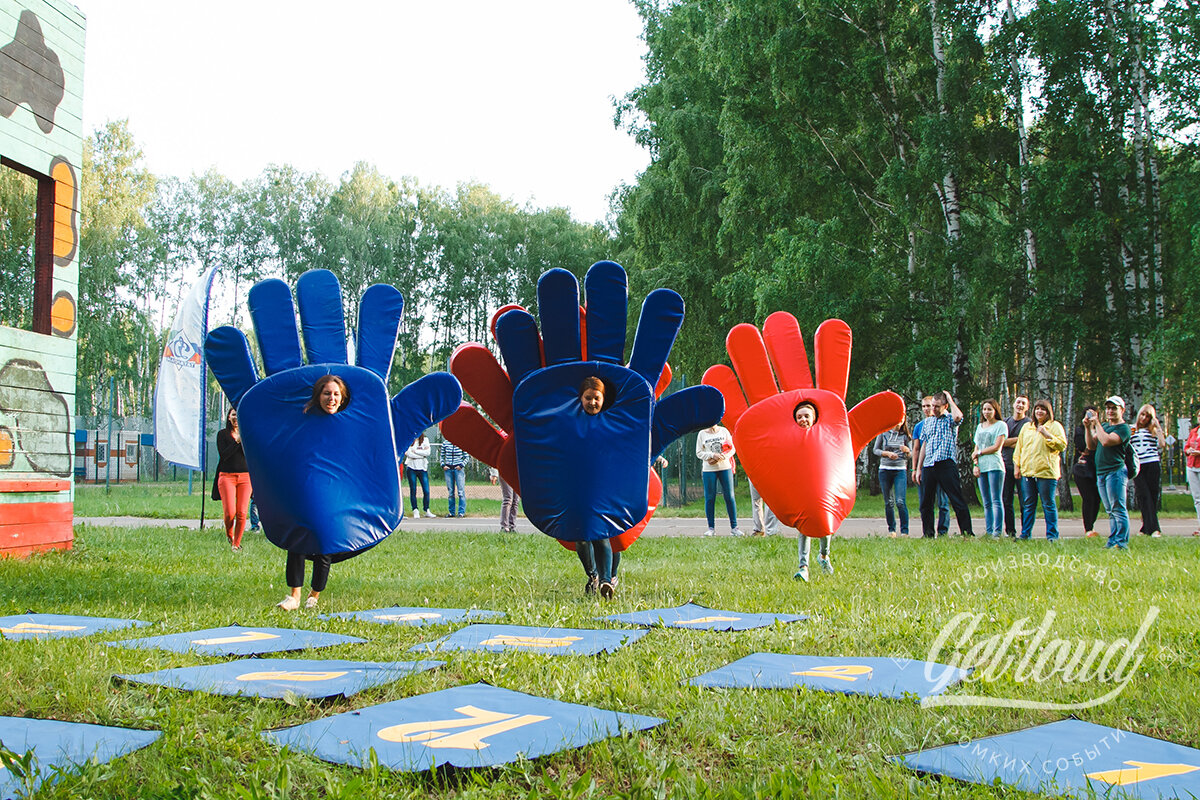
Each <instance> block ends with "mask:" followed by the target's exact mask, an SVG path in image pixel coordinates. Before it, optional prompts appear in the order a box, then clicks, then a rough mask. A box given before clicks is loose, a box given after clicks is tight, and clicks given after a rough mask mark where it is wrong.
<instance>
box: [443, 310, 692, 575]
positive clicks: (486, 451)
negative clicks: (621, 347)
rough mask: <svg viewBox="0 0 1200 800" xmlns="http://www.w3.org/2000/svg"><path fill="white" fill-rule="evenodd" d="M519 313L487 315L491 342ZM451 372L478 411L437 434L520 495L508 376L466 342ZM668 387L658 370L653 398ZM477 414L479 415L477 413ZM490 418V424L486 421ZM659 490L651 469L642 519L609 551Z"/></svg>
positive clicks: (624, 543) (652, 506) (468, 411)
mask: <svg viewBox="0 0 1200 800" xmlns="http://www.w3.org/2000/svg"><path fill="white" fill-rule="evenodd" d="M513 310H520V311H524V309H523V308H521V306H518V305H507V306H504V307H502V308H500V309H499V310H498V311H496V313H495V314H493V315H492V320H491V329H492V337H493V338H495V332H496V321H497V320H498V319H499V318H500V317H502V316H503V315H504V314H506V313H507V312H509V311H513ZM586 319H587V309H586V308H584V309H581V311H580V322H579V324H580V327H581V329H582V330H583V331H584V334H583V337H582V338H583V342H582V346H583V353H582V356H583V358H584V359H585V360H586V359H587V349H586V348H587V335H586V330H587V325H586ZM450 372H451V373H452V374H453V375H454V377H456V378H458V380H459V382H460V383H461V384H462V387H463V392H464V393H465V394H468V395H470V396H471V398H472V399H474V400H475V402H477V403H478V404H479V408H476V407H475V406H473V405H471V404H470V403H467V402H463V404H462V405H461V406H460V407H459V409H458V410H457V411H455V412H454V413H453V414H451V415H450V416H449V417H447V418H446V419H444V420H443V421H442V423H441V426H440V427H441V430H442V435H443V436H445V437H446V438H447V439H449V440H450V441H451V442H453V443H454V444H456V445H458V446H459V447H461V448H462V449H463V450H465V451H466V452H467V453H469V454H470V455H471V457H472V458H475V459H477V460H479V461H481V462H483V463H484V464H487V465H488V466H489V467H495V468H496V469H497V470H498V471H499V472H500V477H501V478H503V479H504V481H505V482H506V483H508V485H509V486H512V487H513V489H514V490H515V491H516V492H517V494H520V493H521V478H520V475H519V474H518V473H517V449H516V437H515V436H514V435H513V413H512V395H513V384H512V380H511V379H510V378H509V377H508V373H507V372H506V371H505V370H504V367H502V366H501V365H500V362H499V361H497V360H496V357H495V356H494V355H493V354H492V351H491V350H489V349H488V348H487V347H485V346H483V345H482V344H478V343H475V342H471V343H468V344H464V345H462V346H460V347H459V348H458V349H457V350H455V351H454V353H453V354H452V355H451V356H450ZM670 383H671V365H670V364H666V365H664V366H663V371H662V375H661V376H660V377H659V379H658V384H657V385H656V386H655V387H654V396H655V398H656V399H657V398H658V397H660V396H662V393H663V391H665V390H666V388H667V386H668V385H670ZM479 409H482V410H483V412H484V413H486V414H487V417H485V416H484V414H482V413H480V410H479ZM489 417H490V420H489V419H488V418H489ZM662 495H663V486H662V481H661V480H659V477H658V474H657V473H656V472H655V471H654V470H650V485H649V489H648V492H647V498H646V505H647V510H646V515H645V516H643V517H642V519H641V520H639V521H638V523H637V524H635V525H634V526H633V527H632V528H630V529H628V530H626V531H625V532H623V533H621V534H620V535H619V536H615V537H612V540H611V541H612V548H613V550H614V551H616V552H622V551H624V550H626V549H628V547H629V546H630V545H632V544H633V543H634V542H635V541H637V539H638V537H639V536H641V534H642V531H643V530H645V528H646V525H647V524H649V522H650V518H651V517H653V516H654V512H655V510H656V509H657V508H658V505H659V503H661V502H662ZM558 541H559V544H561V545H562V546H563V547H566V548H567V549H569V550H574V549H575V542H568V541H563V540H562V539H559V540H558Z"/></svg>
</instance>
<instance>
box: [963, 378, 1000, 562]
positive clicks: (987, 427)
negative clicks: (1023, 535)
mask: <svg viewBox="0 0 1200 800" xmlns="http://www.w3.org/2000/svg"><path fill="white" fill-rule="evenodd" d="M979 413H980V416H981V417H982V419H980V421H979V424H978V425H976V426H975V449H974V450H972V451H971V460H972V461H974V462H975V468H974V472H975V481H976V483H978V484H979V496H980V498H981V499H982V500H983V524H984V527H985V528H986V530H987V535H988V536H994V537H995V538H997V539H999V538H1000V537H1001V536H1003V535H1004V502H1003V497H1002V495H1003V492H1004V459H1003V458H1001V456H1000V448H1002V447H1004V440H1005V439H1007V438H1008V425H1007V424H1006V423H1005V422H1004V419H1003V417H1001V416H1000V404H999V403H997V402H996V401H995V400H992V399H988V400H984V401H983V405H982V406H980V409H979Z"/></svg>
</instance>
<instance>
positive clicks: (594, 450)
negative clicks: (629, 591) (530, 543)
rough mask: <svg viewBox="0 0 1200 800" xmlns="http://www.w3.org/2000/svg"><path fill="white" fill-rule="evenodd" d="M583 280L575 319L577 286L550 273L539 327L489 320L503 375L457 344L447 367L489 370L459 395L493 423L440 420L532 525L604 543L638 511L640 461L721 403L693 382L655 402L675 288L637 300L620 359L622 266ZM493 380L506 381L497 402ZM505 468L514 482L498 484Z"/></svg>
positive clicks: (677, 304)
mask: <svg viewBox="0 0 1200 800" xmlns="http://www.w3.org/2000/svg"><path fill="white" fill-rule="evenodd" d="M584 287H585V290H586V295H587V308H586V315H587V316H586V320H587V321H586V325H584V324H583V317H582V315H581V312H580V307H579V284H578V282H577V281H576V280H575V277H574V276H573V275H572V274H571V273H570V272H568V271H566V270H562V269H553V270H549V271H548V272H546V273H545V274H543V275H542V277H541V278H540V279H539V280H538V310H539V320H540V325H541V329H540V332H539V327H538V321H535V320H534V318H533V316H532V315H530V314H529V313H528V312H526V311H525V310H523V309H519V308H512V309H510V310H507V311H505V312H504V313H503V314H501V315H500V316H499V317H498V319H497V320H496V323H495V335H496V341H497V342H498V343H499V345H500V351H501V353H502V355H503V356H504V361H505V364H506V365H507V367H508V370H507V373H505V372H504V370H503V369H501V368H500V366H499V364H494V366H493V362H494V359H491V360H490V361H489V359H488V356H487V355H486V354H485V350H484V348H483V347H482V346H481V345H467V346H464V347H463V348H460V349H459V350H458V351H457V352H456V353H455V356H454V358H453V359H452V367H451V368H452V369H454V370H456V371H459V370H465V369H466V367H467V364H468V363H472V364H473V366H472V368H471V369H470V370H469V371H470V372H478V373H479V374H480V375H486V373H487V372H488V371H489V370H490V371H491V376H490V379H488V378H484V379H481V380H480V384H482V385H481V386H480V387H479V388H478V389H476V388H474V386H475V384H474V383H471V384H469V385H468V393H469V394H471V395H472V397H474V398H475V399H476V400H477V401H479V402H480V404H481V405H482V406H483V407H484V409H485V410H486V411H487V412H488V415H489V416H491V417H492V419H493V420H494V421H495V422H496V423H497V425H498V426H499V429H497V428H495V427H493V426H491V425H490V424H489V423H488V422H487V420H484V419H483V418H482V417H481V416H479V415H478V413H477V412H473V411H472V410H471V409H468V408H466V407H464V408H463V409H462V410H460V411H459V413H458V414H456V415H455V417H454V418H451V419H450V420H447V421H446V422H445V423H443V425H442V430H443V432H444V433H446V434H447V436H449V437H450V438H451V441H456V442H459V441H462V442H469V443H471V448H472V449H473V450H474V451H475V452H480V451H485V452H487V456H486V457H484V456H481V458H482V460H484V461H487V462H488V463H495V464H497V465H498V468H499V469H500V470H501V474H502V475H505V474H506V473H507V476H506V478H505V480H508V481H509V483H511V484H512V485H513V486H514V487H516V488H518V490H519V492H520V494H521V498H522V501H523V505H524V509H525V514H526V516H527V517H528V518H529V519H530V521H531V522H533V524H534V525H535V526H536V527H537V528H538V529H539V530H541V531H542V532H544V533H547V534H549V535H551V536H553V537H555V538H556V539H560V540H564V541H568V542H577V541H592V540H597V539H609V538H613V537H616V536H619V535H621V534H623V533H625V532H626V531H629V530H630V529H632V528H634V527H635V526H636V525H637V524H638V523H639V522H640V521H641V520H642V519H643V518H644V517H645V516H646V513H647V510H648V508H649V503H648V501H647V497H648V495H649V487H650V462H651V460H652V459H653V458H655V457H656V456H657V455H658V454H659V453H661V452H662V451H663V450H664V449H665V448H666V446H667V445H668V444H670V443H671V442H672V441H674V440H675V439H676V438H677V437H679V436H680V435H682V434H683V433H685V432H687V431H691V430H699V429H700V428H703V427H707V426H708V425H710V424H712V423H713V422H715V421H716V420H717V419H719V418H720V416H721V412H722V408H723V406H722V402H723V401H722V399H721V396H720V393H719V392H717V391H715V390H713V389H711V388H710V387H703V386H696V387H692V388H690V389H684V390H682V391H679V392H676V393H674V394H673V395H670V396H669V397H668V398H667V399H665V400H663V401H662V402H661V403H658V402H656V400H655V390H654V387H655V384H656V383H658V382H659V380H660V378H661V376H662V375H663V372H664V368H665V365H666V361H667V356H668V355H669V354H670V351H671V347H672V345H673V344H674V342H675V337H676V335H677V334H678V333H679V328H680V326H681V325H682V323H683V299H682V298H681V297H680V296H679V295H678V294H676V293H675V292H672V291H670V290H667V289H658V290H656V291H654V292H651V293H650V295H649V296H648V297H647V298H646V301H645V302H644V303H643V305H642V314H641V318H640V319H639V321H638V328H637V334H636V336H635V338H634V343H633V350H632V354H631V356H630V360H629V364H628V365H627V366H626V365H625V364H624V363H623V357H624V351H625V321H626V311H627V306H628V285H627V279H626V275H625V270H624V269H623V268H622V267H621V266H620V265H619V264H615V263H613V262H611V261H601V262H599V263H597V264H594V265H593V266H592V267H591V269H589V270H588V273H587V277H586V278H585V281H584ZM585 359H586V360H585ZM588 376H595V377H597V378H600V379H601V380H602V381H604V384H605V405H604V408H603V410H602V411H601V412H600V413H599V414H596V415H594V416H589V415H587V414H585V413H584V411H583V407H582V405H581V404H580V402H579V394H580V384H581V383H582V382H583V379H584V378H585V377H588ZM489 387H490V388H489ZM505 387H511V389H512V393H511V399H508V400H507V402H505V401H506V398H505V396H504V388H505ZM507 430H511V431H512V435H511V436H507V435H506V434H505V431H507ZM460 446H463V447H464V449H468V448H467V445H466V444H462V445H460ZM514 464H515V467H516V469H515V472H516V478H517V480H516V482H513V481H512V480H510V477H511V475H512V467H513V465H514Z"/></svg>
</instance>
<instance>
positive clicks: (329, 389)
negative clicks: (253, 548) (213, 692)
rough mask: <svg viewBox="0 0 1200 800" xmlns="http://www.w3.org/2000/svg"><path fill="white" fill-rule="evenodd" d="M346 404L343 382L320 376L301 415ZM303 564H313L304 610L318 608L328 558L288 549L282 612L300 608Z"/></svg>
mask: <svg viewBox="0 0 1200 800" xmlns="http://www.w3.org/2000/svg"><path fill="white" fill-rule="evenodd" d="M349 404H350V390H349V389H348V388H347V387H346V382H345V381H343V380H342V379H341V378H339V377H338V376H336V375H323V376H321V377H320V378H317V382H316V383H314V384H313V388H312V397H311V398H309V400H308V402H307V403H306V404H305V406H304V413H305V414H316V415H324V416H333V415H334V414H337V413H338V412H339V411H341V410H342V409H344V408H345V407H346V406H347V405H349ZM305 561H312V562H313V568H312V583H310V584H309V586H310V589H311V590H310V591H309V594H308V598H307V599H306V600H305V601H304V607H305V608H310V609H311V608H316V607H317V598H318V597H320V596H321V592H323V591H325V586H326V584H327V583H328V582H329V568H330V566H331V565H332V564H333V558H332V557H331V556H328V555H322V554H319V553H314V554H308V555H306V554H304V553H293V552H291V551H290V550H289V551H288V554H287V569H286V573H285V577H286V579H287V585H288V588H289V589H290V590H291V591H290V592H289V593H288V596H287V597H285V598H283V600H281V601H280V602H279V607H280V608H282V609H283V610H284V611H295V610H296V609H297V608H299V607H300V593H301V589H303V588H304V562H305Z"/></svg>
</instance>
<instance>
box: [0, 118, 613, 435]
mask: <svg viewBox="0 0 1200 800" xmlns="http://www.w3.org/2000/svg"><path fill="white" fill-rule="evenodd" d="M82 182H83V186H84V187H85V188H84V194H83V209H82V215H81V217H82V220H83V222H82V226H83V227H82V231H81V236H80V238H81V242H80V258H81V264H80V308H81V319H80V326H79V362H78V381H77V387H78V395H77V409H78V413H80V414H93V413H99V412H101V411H105V410H106V409H107V403H108V387H109V378H110V377H112V378H115V381H116V385H117V397H116V405H117V406H118V407H119V408H120V409H121V410H122V411H123V412H125V413H127V414H149V413H150V411H151V408H152V404H153V391H154V382H155V376H156V372H157V369H158V363H159V358H160V356H161V354H162V348H163V346H164V344H165V340H166V337H167V335H168V334H169V331H168V330H167V328H168V327H169V326H170V324H171V321H172V318H173V315H174V312H175V309H176V308H177V306H178V303H179V301H180V299H181V298H182V297H183V295H184V294H185V293H186V292H187V291H188V289H189V288H190V287H191V285H192V284H193V283H194V282H195V281H196V280H197V279H198V278H199V277H200V275H201V274H203V272H204V271H205V270H207V269H208V268H209V267H212V266H217V267H219V268H220V270H219V272H218V278H217V281H216V283H215V284H214V290H213V302H212V312H211V317H210V325H211V326H213V327H215V326H216V325H221V324H228V323H232V324H235V325H239V326H242V327H244V328H247V329H248V328H249V319H248V316H247V315H246V314H245V313H244V312H245V297H246V292H247V290H248V289H249V288H250V286H252V285H253V284H254V283H255V282H256V281H258V280H261V279H263V278H267V277H278V278H282V279H284V280H286V281H288V282H289V283H294V281H295V279H296V278H297V277H299V276H300V274H301V273H303V272H304V271H306V270H309V269H315V268H324V269H330V270H332V271H333V272H334V273H336V274H337V276H338V278H339V280H340V281H341V283H342V292H343V298H344V301H345V305H346V319H347V324H348V326H349V327H350V328H351V333H353V329H354V328H355V326H356V324H357V317H358V300H359V297H360V295H361V294H362V292H363V290H365V289H366V288H367V287H368V286H369V285H371V284H373V283H381V282H382V283H390V284H392V285H394V286H396V287H398V288H399V289H400V290H401V292H402V293H403V295H404V298H405V304H406V313H405V321H404V326H403V328H402V330H401V333H400V337H399V341H398V345H399V346H398V347H397V354H396V363H395V364H394V365H393V370H392V380H393V382H394V383H395V384H396V385H395V386H394V387H393V389H397V388H399V386H400V385H403V384H404V383H407V382H408V381H411V380H412V379H413V378H415V377H418V376H420V375H423V374H425V373H426V372H429V371H432V370H435V369H445V366H446V361H447V359H448V358H449V356H450V354H451V353H452V352H453V350H454V348H455V347H457V346H458V345H459V344H462V343H464V342H467V341H471V340H474V341H480V342H489V341H490V335H489V333H488V325H487V323H488V320H489V315H490V314H491V313H492V312H493V311H494V310H495V309H496V308H497V307H499V306H500V305H503V304H505V303H509V302H517V303H521V304H522V305H525V306H526V307H529V308H536V293H535V287H536V282H537V277H538V275H540V274H541V273H542V272H543V271H545V270H546V269H549V268H550V267H554V266H564V267H567V268H569V269H572V270H574V271H576V272H578V273H580V274H582V272H583V270H586V268H587V267H588V266H589V265H590V264H591V263H592V262H594V261H597V260H599V259H601V258H606V257H609V255H610V251H611V239H610V236H609V235H608V234H607V233H606V232H605V231H604V230H603V229H601V228H599V227H597V226H595V225H589V224H583V223H579V222H576V221H575V220H573V219H572V218H571V216H570V214H569V213H568V212H567V211H566V210H565V209H560V208H550V209H537V208H529V207H519V206H517V205H516V204H514V203H513V202H511V201H510V200H507V199H505V198H503V197H500V196H499V195H497V194H496V193H495V192H493V191H491V190H490V189H489V188H488V187H486V186H483V185H478V184H464V185H461V186H459V187H457V188H456V189H455V190H454V191H452V192H451V191H445V190H442V189H439V188H437V187H431V186H422V185H421V184H419V183H418V182H417V181H416V180H414V179H411V178H405V179H401V180H393V179H391V178H388V177H386V176H384V175H382V174H380V172H379V171H378V170H377V169H375V168H374V167H372V166H371V165H369V164H365V163H360V164H357V165H355V167H354V168H353V169H351V170H350V171H349V172H347V173H346V174H344V175H342V176H341V177H340V178H339V179H338V180H337V181H332V180H330V179H328V178H326V177H325V176H323V175H320V174H309V173H303V172H300V171H298V170H296V169H294V168H293V167H290V166H287V165H271V166H268V167H266V168H265V169H264V170H263V171H262V173H261V174H259V175H258V176H256V177H254V178H252V179H250V180H247V181H245V182H242V183H237V182H235V181H232V180H230V179H229V178H227V177H225V176H224V175H221V174H220V173H218V172H215V171H209V172H206V173H204V174H202V175H196V176H193V177H191V178H189V179H186V180H183V179H178V178H171V177H166V178H163V177H156V176H154V175H152V174H151V173H150V172H149V171H148V170H147V169H146V168H145V165H144V156H143V153H142V151H141V148H140V146H139V145H138V143H137V141H136V140H135V138H134V136H133V134H132V133H131V131H130V127H129V125H128V124H127V123H126V122H114V123H110V124H108V125H106V126H105V127H104V128H102V129H100V130H98V131H96V132H95V133H94V134H93V135H92V136H91V137H89V139H88V140H87V142H86V146H85V154H84V164H83V176H82ZM35 196H36V185H35V184H34V183H33V181H31V180H30V179H28V178H26V177H25V176H23V175H21V174H20V173H17V172H15V171H13V170H0V199H3V206H2V210H0V324H5V325H10V326H14V327H27V326H28V324H29V319H28V317H29V313H30V308H31V305H32V291H33V278H32V268H31V265H32V263H33V256H32V247H33V211H34V207H35V203H34V198H35ZM250 338H251V340H252V341H253V337H250Z"/></svg>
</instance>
